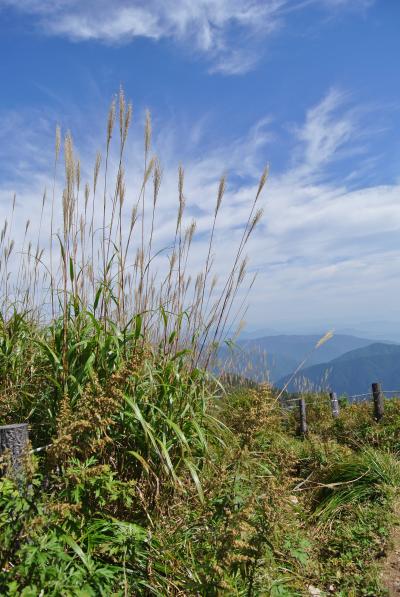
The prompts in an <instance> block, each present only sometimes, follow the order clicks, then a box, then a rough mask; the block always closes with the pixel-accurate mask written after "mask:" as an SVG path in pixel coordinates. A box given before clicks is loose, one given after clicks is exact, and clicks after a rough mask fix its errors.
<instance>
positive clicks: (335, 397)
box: [329, 392, 339, 419]
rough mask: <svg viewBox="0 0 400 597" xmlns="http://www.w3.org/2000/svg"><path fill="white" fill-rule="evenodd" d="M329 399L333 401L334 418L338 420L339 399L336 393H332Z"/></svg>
mask: <svg viewBox="0 0 400 597" xmlns="http://www.w3.org/2000/svg"><path fill="white" fill-rule="evenodd" d="M329 398H330V399H331V406H332V416H333V418H334V419H337V417H338V416H339V402H338V399H337V395H336V392H330V394H329Z"/></svg>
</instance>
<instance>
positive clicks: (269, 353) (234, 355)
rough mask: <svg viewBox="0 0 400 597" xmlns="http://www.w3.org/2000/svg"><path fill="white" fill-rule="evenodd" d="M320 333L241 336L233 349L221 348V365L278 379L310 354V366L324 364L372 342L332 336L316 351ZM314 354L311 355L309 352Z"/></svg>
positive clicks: (254, 376) (252, 376)
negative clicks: (250, 337)
mask: <svg viewBox="0 0 400 597" xmlns="http://www.w3.org/2000/svg"><path fill="white" fill-rule="evenodd" d="M320 338H321V335H317V334H312V335H272V336H264V337H262V338H254V339H240V340H239V341H238V343H237V345H236V347H235V349H234V350H233V351H232V350H230V349H228V348H226V347H225V348H223V349H221V351H220V354H219V356H220V367H221V368H225V369H226V370H228V371H230V372H235V373H238V374H240V375H244V376H245V377H248V378H249V379H253V380H255V381H259V382H260V381H265V380H269V381H271V382H276V381H277V380H278V379H280V378H281V377H283V376H285V375H286V374H289V373H292V372H293V371H295V369H296V367H297V366H298V365H299V364H300V363H301V362H302V360H303V359H304V358H305V357H306V356H307V355H309V356H308V359H307V365H308V366H310V365H314V364H318V363H325V362H327V361H330V360H332V359H334V358H337V357H339V356H341V355H342V354H344V353H346V352H349V351H351V350H354V349H357V348H363V347H365V346H368V345H370V344H371V343H372V342H373V341H372V340H368V339H366V338H357V337H355V336H349V335H345V334H338V335H335V336H333V338H331V339H330V340H329V341H328V342H326V343H324V344H323V345H322V346H321V347H320V348H318V349H317V350H313V349H314V347H315V345H316V344H317V342H318V340H319V339H320ZM310 353H311V354H310Z"/></svg>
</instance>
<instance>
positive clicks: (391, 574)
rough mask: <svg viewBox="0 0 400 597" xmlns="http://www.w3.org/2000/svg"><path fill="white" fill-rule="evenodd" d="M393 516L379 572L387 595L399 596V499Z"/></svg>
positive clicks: (391, 596) (390, 596)
mask: <svg viewBox="0 0 400 597" xmlns="http://www.w3.org/2000/svg"><path fill="white" fill-rule="evenodd" d="M395 517H396V523H395V526H394V527H393V531H392V534H391V537H390V543H389V550H388V553H387V556H386V559H385V561H384V564H383V566H382V572H381V575H382V582H383V586H384V587H385V588H386V589H387V590H388V594H389V597H396V596H397V597H399V596H400V501H398V502H397V505H396V507H395Z"/></svg>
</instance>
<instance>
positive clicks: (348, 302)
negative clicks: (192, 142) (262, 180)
mask: <svg viewBox="0 0 400 597" xmlns="http://www.w3.org/2000/svg"><path fill="white" fill-rule="evenodd" d="M364 118H365V116H364V111H363V109H362V108H355V107H354V105H353V104H352V102H351V98H350V97H349V96H347V95H346V94H343V93H341V92H339V91H337V90H335V89H333V90H331V91H330V92H329V93H327V95H326V96H325V97H324V98H323V99H322V100H321V101H320V103H319V104H317V105H316V106H311V107H310V108H309V109H308V111H307V112H306V114H305V115H304V119H303V122H300V123H297V126H292V128H291V129H290V130H291V131H292V151H293V153H294V155H295V158H294V159H293V160H292V161H288V163H287V164H286V166H285V167H283V168H282V169H281V171H280V172H277V171H275V169H274V165H273V163H272V168H271V176H270V179H269V181H268V183H267V186H266V189H265V193H264V199H263V202H264V207H265V216H264V218H263V220H262V222H261V224H260V226H259V228H258V229H257V230H256V233H255V236H254V238H253V239H252V241H251V243H250V245H249V250H248V252H249V258H250V264H251V267H252V271H257V272H258V281H257V283H256V285H255V287H254V289H253V291H252V295H251V303H252V308H251V310H250V311H249V318H250V321H253V322H254V323H256V322H257V321H260V317H262V316H263V314H264V315H265V314H266V313H268V318H269V320H271V321H277V322H278V321H280V320H285V319H286V321H287V320H288V317H289V316H290V313H293V319H295V318H296V309H297V310H298V312H299V313H303V314H306V313H307V312H309V313H310V317H311V316H312V317H313V318H314V319H316V318H317V319H318V318H319V320H321V321H327V317H329V321H330V322H332V321H334V320H335V317H339V318H340V317H343V316H344V315H348V316H349V317H351V316H353V318H356V319H357V318H358V317H359V316H360V315H362V314H363V312H364V313H365V316H368V317H375V316H376V317H378V316H379V310H380V309H381V306H382V302H381V299H382V297H381V295H380V294H379V293H380V292H381V290H379V289H382V288H385V297H386V298H385V309H386V311H387V313H391V312H393V313H394V312H395V311H396V309H397V299H396V297H398V295H399V292H400V282H399V280H400V276H399V275H398V273H400V258H399V256H398V251H397V248H396V244H397V238H398V234H399V232H400V203H399V197H400V185H398V184H391V185H383V184H378V183H375V182H374V181H373V180H367V181H365V179H364V176H363V175H360V176H359V177H357V176H352V177H351V179H350V180H347V178H346V176H344V177H342V178H341V179H340V180H338V179H337V178H336V177H335V176H332V168H334V166H335V164H336V162H337V161H338V160H341V159H343V160H346V159H347V156H348V155H349V154H352V156H353V157H352V160H351V162H352V163H351V166H350V165H349V168H351V170H352V172H354V171H356V169H357V160H359V161H360V162H364V161H365V160H366V159H368V157H369V155H370V154H371V153H373V149H372V148H371V149H370V148H369V145H368V143H367V141H368V134H367V127H365V122H364V120H363V119H364ZM16 124H17V123H15V125H16ZM20 124H21V126H20V129H21V131H23V128H24V127H23V122H21V123H20ZM0 125H1V122H0ZM272 129H273V122H271V121H270V119H269V118H265V119H264V120H262V121H261V122H259V123H256V124H255V126H253V128H252V129H251V130H250V131H249V132H248V134H247V135H245V136H243V137H241V138H239V139H237V141H236V142H235V144H234V145H230V146H225V145H217V146H214V148H211V149H210V150H209V151H208V152H207V154H206V155H205V154H204V152H202V151H201V146H200V145H201V142H200V141H199V143H200V145H198V146H197V147H193V148H192V150H191V152H190V153H189V152H188V159H185V160H184V161H185V166H186V187H185V188H186V193H185V195H186V197H187V207H188V209H187V218H188V221H189V220H190V218H191V217H192V216H195V217H196V219H197V224H198V236H197V240H196V241H195V245H194V247H195V251H194V254H193V260H194V262H193V271H197V269H196V268H197V267H198V266H199V265H200V264H201V262H202V257H203V254H204V252H205V250H206V246H207V237H208V234H209V231H210V227H211V218H212V213H213V208H214V201H215V194H216V189H217V186H218V177H219V176H220V175H221V173H222V172H224V171H227V170H228V187H227V193H226V196H225V198H224V201H223V205H222V212H221V218H220V219H219V220H218V222H217V230H216V242H217V244H216V253H215V266H216V268H217V270H218V271H219V272H220V273H221V275H222V274H223V272H224V271H226V269H227V268H228V267H229V256H230V255H231V254H232V245H234V244H235V243H236V242H237V241H238V239H239V237H240V234H241V226H242V225H243V222H244V221H245V219H246V215H247V213H248V208H249V204H250V202H251V199H252V197H253V196H254V193H255V190H256V187H257V175H258V173H260V172H261V170H262V163H261V161H260V160H261V158H260V156H261V155H262V156H264V157H266V156H268V155H269V154H270V151H272V149H273V145H274V143H276V140H277V136H278V133H277V132H276V130H275V129H274V134H272V133H271V132H270V131H271V130H272ZM1 131H2V128H1V126H0V135H1ZM5 131H6V129H5ZM89 133H90V131H89V132H88V136H89ZM361 133H362V134H361ZM21 134H22V133H21ZM44 135H45V136H47V138H48V139H49V143H50V138H49V135H48V127H47V125H46V123H45V122H43V123H41V124H40V126H39V125H38V130H37V131H36V133H35V134H34V133H33V132H32V133H31V135H30V136H29V137H28V138H26V139H25V138H23V137H20V136H19V133H18V130H16V132H15V135H14V138H15V143H16V148H15V152H13V150H12V147H10V144H9V143H8V145H7V148H8V151H11V152H12V153H13V155H14V154H15V155H17V154H19V156H20V161H21V162H22V163H24V164H25V170H24V178H25V181H24V180H22V179H21V178H19V180H18V181H17V180H16V181H15V182H16V184H15V185H14V186H16V187H18V189H17V190H18V203H17V206H18V207H17V209H18V214H17V215H18V217H17V219H16V221H21V222H22V220H23V216H24V214H27V213H29V214H31V216H32V218H31V219H32V223H31V227H32V231H35V230H37V226H38V219H39V209H38V206H39V205H40V202H41V191H42V187H43V186H44V184H47V186H48V188H51V184H52V183H51V176H50V177H49V178H46V173H45V170H44V164H43V161H41V162H40V163H39V164H38V163H37V162H36V158H35V156H37V155H39V154H41V153H42V152H41V151H39V150H38V151H34V148H35V144H36V145H37V147H38V148H39V147H42V146H43V144H44V143H43V136H44ZM90 137H93V135H90ZM136 138H137V136H136ZM180 138H182V136H181V134H180V131H179V130H176V129H173V128H172V130H171V127H170V128H169V129H168V127H167V128H166V129H164V130H161V131H160V132H159V135H158V137H157V136H156V138H155V146H156V148H157V147H162V152H161V155H160V157H161V159H162V162H163V166H164V174H163V183H162V187H161V190H162V193H161V197H160V202H159V211H158V218H159V223H158V226H157V239H156V243H157V244H156V246H160V247H162V246H166V244H168V241H169V235H170V234H171V230H170V228H171V226H169V225H168V222H170V221H171V217H172V216H171V214H173V213H174V210H175V207H176V201H177V198H176V171H177V165H178V163H179V160H180V158H182V155H181V154H180V155H178V152H177V147H180V150H181V151H184V148H182V146H181V145H180V144H179V142H178V140H179V139H180ZM21 139H22V141H23V139H25V140H26V143H27V146H26V151H23V142H21ZM0 140H1V139H0ZM372 140H373V137H372ZM137 142H138V141H136V142H135V141H133V145H132V146H131V147H130V154H131V155H133V156H134V155H140V151H139V148H138V147H136V146H135V145H134V144H135V143H137ZM0 146H1V145H0ZM92 149H93V155H94V154H95V147H93V148H92ZM185 153H186V152H185ZM243 155H246V160H245V161H243ZM357 156H360V157H357ZM81 157H82V170H83V171H87V172H88V173H89V172H90V162H91V159H92V156H91V157H90V159H89V156H86V155H82V156H81ZM29 164H30V168H31V173H32V176H30V171H29ZM16 170H17V169H16ZM48 172H51V159H50V154H49V168H48ZM139 173H140V172H139ZM236 173H239V179H238V180H239V182H238V180H236V179H234V178H233V175H234V174H236ZM229 174H231V176H229ZM89 177H90V174H89ZM3 180H4V179H3ZM138 180H139V179H138V178H137V179H135V178H134V177H132V178H131V179H129V180H127V197H128V196H132V195H131V193H132V189H134V188H135V183H136V184H137V182H138ZM13 190H14V188H13V182H12V171H11V170H10V176H9V177H8V181H7V184H5V183H2V186H1V187H0V212H1V213H0V215H1V216H3V217H5V216H6V204H5V203H6V199H8V200H7V203H9V200H10V199H11V197H12V191H13ZM33 191H35V192H33ZM35 213H36V214H37V217H36V216H35ZM35 218H36V219H35ZM36 220H37V221H36ZM44 221H45V220H44ZM19 232H20V235H21V234H22V233H23V225H22V224H21V227H20V230H19ZM45 233H46V230H45V229H43V235H44V236H45ZM372 281H373V285H372ZM294 297H296V300H295V302H294ZM366 297H369V299H368V301H367V300H366ZM375 299H376V313H374V301H375Z"/></svg>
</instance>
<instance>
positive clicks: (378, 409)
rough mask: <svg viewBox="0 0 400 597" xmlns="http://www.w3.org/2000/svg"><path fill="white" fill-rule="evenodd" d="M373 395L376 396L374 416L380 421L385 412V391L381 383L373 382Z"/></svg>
mask: <svg viewBox="0 0 400 597" xmlns="http://www.w3.org/2000/svg"><path fill="white" fill-rule="evenodd" d="M372 396H373V398H374V418H375V420H376V421H380V420H381V419H382V417H383V413H384V403H383V392H382V390H381V384H380V383H373V384H372Z"/></svg>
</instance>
